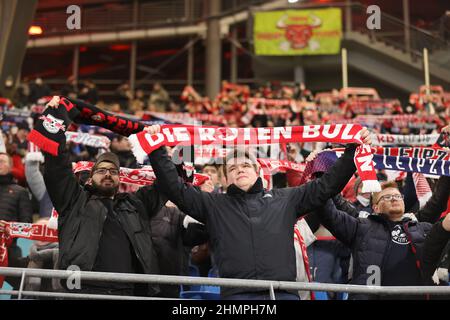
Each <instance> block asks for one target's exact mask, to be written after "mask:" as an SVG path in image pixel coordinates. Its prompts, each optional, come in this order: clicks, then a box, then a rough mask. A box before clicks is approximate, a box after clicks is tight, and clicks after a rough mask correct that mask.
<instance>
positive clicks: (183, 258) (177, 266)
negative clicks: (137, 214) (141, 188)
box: [150, 206, 208, 298]
mask: <svg viewBox="0 0 450 320" xmlns="http://www.w3.org/2000/svg"><path fill="white" fill-rule="evenodd" d="M185 217H186V215H185V214H184V213H183V212H181V211H180V210H179V209H178V208H176V207H166V206H165V207H163V208H162V209H161V210H160V211H159V212H158V213H157V214H156V215H155V216H154V217H153V218H152V219H151V220H150V225H151V230H152V239H153V243H154V245H155V251H156V255H157V258H158V265H159V271H160V274H164V275H175V276H179V275H187V271H188V265H189V252H190V249H191V248H192V247H193V246H195V245H198V244H202V243H205V242H206V241H207V240H208V238H207V236H208V235H207V232H206V228H205V226H203V225H201V224H198V223H189V224H188V226H187V229H186V228H184V226H183V220H184V218H185ZM160 288H161V295H160V296H162V297H171V298H179V293H180V286H179V285H160Z"/></svg>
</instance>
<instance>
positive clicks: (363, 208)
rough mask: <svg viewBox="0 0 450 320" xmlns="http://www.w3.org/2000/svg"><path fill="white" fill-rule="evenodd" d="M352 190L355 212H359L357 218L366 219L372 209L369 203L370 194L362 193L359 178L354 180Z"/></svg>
mask: <svg viewBox="0 0 450 320" xmlns="http://www.w3.org/2000/svg"><path fill="white" fill-rule="evenodd" d="M353 189H354V191H355V195H356V201H355V202H354V203H353V205H354V206H355V208H356V210H358V212H359V216H360V217H362V218H366V217H367V216H368V215H369V214H372V212H373V209H372V207H371V203H370V196H371V195H370V192H362V181H361V178H359V177H358V178H356V180H355V184H354V185H353Z"/></svg>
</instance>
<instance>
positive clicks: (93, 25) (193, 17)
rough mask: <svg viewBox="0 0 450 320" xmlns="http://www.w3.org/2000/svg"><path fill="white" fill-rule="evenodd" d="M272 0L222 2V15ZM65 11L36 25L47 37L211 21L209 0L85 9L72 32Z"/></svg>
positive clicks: (39, 16)
mask: <svg viewBox="0 0 450 320" xmlns="http://www.w3.org/2000/svg"><path fill="white" fill-rule="evenodd" d="M268 1H269V0H222V10H221V15H227V14H231V13H234V12H237V11H240V10H245V9H247V8H248V7H249V6H253V5H259V4H261V3H264V2H268ZM67 18H68V14H67V13H66V12H65V8H57V9H45V10H39V11H37V12H36V14H35V17H34V19H33V23H32V24H33V25H37V26H41V27H42V28H43V29H44V36H56V35H62V34H76V33H85V32H102V31H108V32H110V31H114V30H126V29H133V28H152V27H159V26H163V25H164V26H167V25H183V24H193V23H197V22H199V21H200V20H205V19H207V18H208V14H207V8H206V7H205V0H170V1H168V0H160V1H152V2H146V1H142V0H138V1H136V2H135V1H127V2H115V3H114V2H113V3H110V4H108V5H105V4H100V5H97V6H92V5H91V6H84V7H83V6H81V29H80V30H68V29H67V27H66V20H67Z"/></svg>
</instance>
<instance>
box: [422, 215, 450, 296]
mask: <svg viewBox="0 0 450 320" xmlns="http://www.w3.org/2000/svg"><path fill="white" fill-rule="evenodd" d="M449 241H450V214H447V215H446V216H445V218H444V219H442V221H438V222H436V223H435V224H434V225H433V228H432V229H431V231H430V233H429V234H428V236H427V238H426V240H425V251H424V257H423V270H424V272H423V273H424V278H425V279H424V281H425V284H428V285H431V284H433V278H432V277H433V274H434V272H435V271H436V268H437V267H438V263H439V259H440V258H441V256H442V254H443V253H444V249H446V246H448V243H449ZM447 254H448V253H447ZM447 297H448V295H447Z"/></svg>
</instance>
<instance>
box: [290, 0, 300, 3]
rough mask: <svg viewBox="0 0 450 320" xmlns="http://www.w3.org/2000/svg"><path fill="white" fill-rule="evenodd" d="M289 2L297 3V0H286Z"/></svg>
mask: <svg viewBox="0 0 450 320" xmlns="http://www.w3.org/2000/svg"><path fill="white" fill-rule="evenodd" d="M288 2H289V3H297V2H298V0H288Z"/></svg>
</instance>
